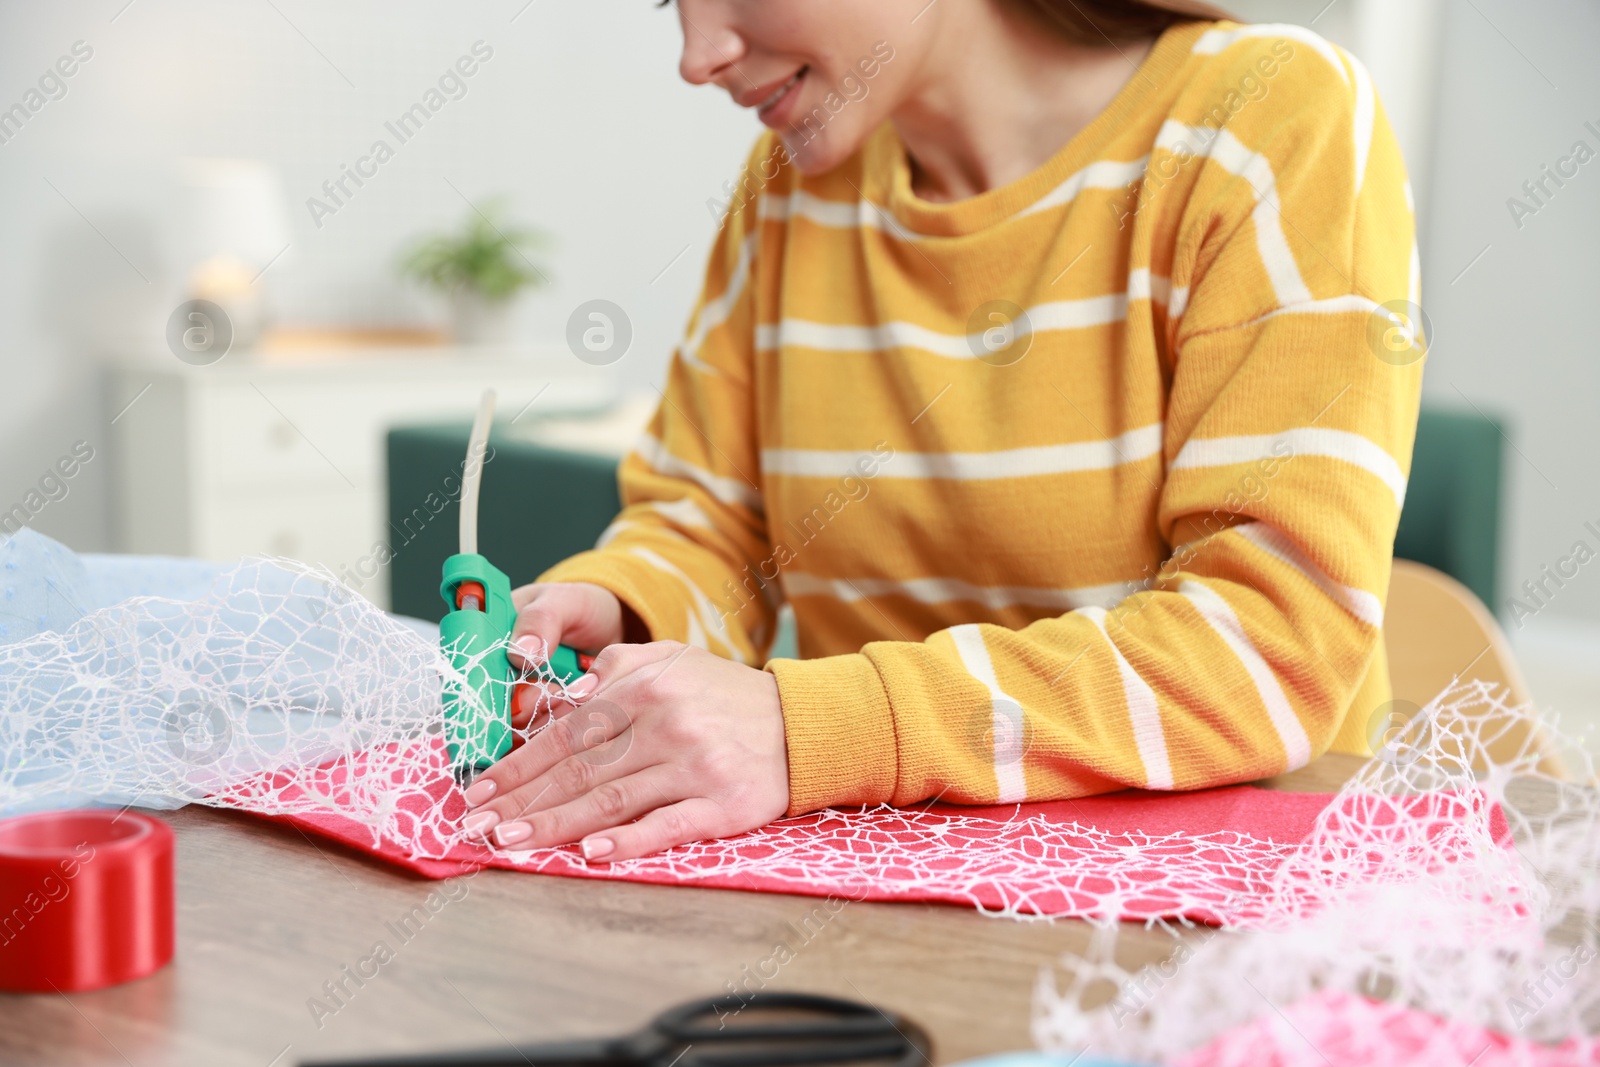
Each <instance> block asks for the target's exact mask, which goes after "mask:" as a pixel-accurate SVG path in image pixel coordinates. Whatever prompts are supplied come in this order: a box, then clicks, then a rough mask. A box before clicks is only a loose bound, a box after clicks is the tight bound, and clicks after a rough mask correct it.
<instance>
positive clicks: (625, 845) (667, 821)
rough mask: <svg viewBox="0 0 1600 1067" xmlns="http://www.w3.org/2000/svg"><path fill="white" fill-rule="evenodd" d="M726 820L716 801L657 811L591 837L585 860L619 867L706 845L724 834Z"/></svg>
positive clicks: (680, 803) (693, 799)
mask: <svg viewBox="0 0 1600 1067" xmlns="http://www.w3.org/2000/svg"><path fill="white" fill-rule="evenodd" d="M634 777H640V776H639V775H635V776H634ZM723 819H724V816H723V814H722V810H721V809H720V808H718V807H717V805H716V803H715V802H714V801H711V800H707V799H706V798H704V797H689V798H688V799H686V800H680V801H678V802H677V803H676V804H668V805H666V806H665V807H658V808H655V809H654V810H652V811H650V812H649V813H648V814H646V815H645V816H644V817H643V818H642V819H640V820H639V821H637V822H630V823H623V824H622V825H614V826H612V827H611V828H610V829H607V830H602V831H599V832H594V833H591V834H590V835H589V836H588V837H585V838H584V839H583V857H584V859H587V860H591V861H594V862H597V863H615V862H617V861H618V860H631V859H637V858H638V857H640V856H648V855H651V854H652V853H656V852H661V851H663V850H665V849H669V848H673V847H675V846H677V845H686V844H688V843H690V842H691V841H704V840H705V839H706V838H708V837H717V836H719V835H721V834H722V833H723V832H724V829H725V828H724V827H723V825H722V822H723Z"/></svg>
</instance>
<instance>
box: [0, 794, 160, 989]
mask: <svg viewBox="0 0 1600 1067" xmlns="http://www.w3.org/2000/svg"><path fill="white" fill-rule="evenodd" d="M172 856H173V841H172V830H171V829H170V828H169V827H168V826H167V824H166V823H164V822H161V821H160V820H159V819H152V818H150V817H149V816H146V815H140V814H138V813H136V812H129V811H125V812H120V813H119V812H115V811H51V812H42V813H40V814H37V815H21V816H18V817H16V818H12V819H0V989H6V990H12V991H16V992H45V993H48V992H51V991H52V990H59V991H61V992H64V993H66V992H75V991H81V990H86V989H100V988H102V987H104V986H109V985H116V984H118V983H119V982H128V981H132V980H133V979H135V978H142V977H144V976H145V975H147V974H150V973H151V972H152V971H156V970H159V969H160V968H161V967H162V966H164V965H165V964H166V963H167V961H168V960H170V959H172V948H173V889H172V885H173V864H172Z"/></svg>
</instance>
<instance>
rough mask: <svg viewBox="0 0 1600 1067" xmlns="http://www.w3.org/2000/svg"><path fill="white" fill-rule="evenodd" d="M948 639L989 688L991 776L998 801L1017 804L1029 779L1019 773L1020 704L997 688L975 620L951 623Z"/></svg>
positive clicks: (1022, 739) (969, 670) (1022, 737)
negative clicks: (992, 755) (991, 735)
mask: <svg viewBox="0 0 1600 1067" xmlns="http://www.w3.org/2000/svg"><path fill="white" fill-rule="evenodd" d="M948 632H949V634H950V639H951V640H952V641H953V642H955V646H956V653H957V654H958V655H959V656H960V657H961V665H962V666H963V667H965V668H966V669H967V673H968V674H970V675H972V676H973V677H974V678H976V679H977V680H978V681H980V682H982V683H983V684H984V686H985V687H986V688H987V689H988V690H989V701H990V722H991V724H992V729H993V732H994V777H995V783H996V785H997V786H998V787H999V795H998V796H996V797H995V802H996V803H998V804H1016V803H1019V802H1021V801H1023V800H1026V799H1027V798H1028V783H1027V779H1026V778H1025V777H1024V776H1023V773H1022V757H1023V755H1024V748H1025V741H1026V738H1025V735H1024V733H1023V730H1024V725H1025V724H1024V722H1023V712H1022V704H1021V703H1019V702H1018V701H1017V699H1016V698H1015V697H1013V696H1011V695H1010V694H1008V693H1006V691H1005V690H1003V689H1001V688H1000V680H999V679H998V678H996V677H995V673H994V663H993V662H991V661H990V659H989V647H988V645H986V644H984V641H983V631H982V630H980V629H979V628H978V626H977V625H976V624H975V623H965V624H963V625H960V626H952V627H951V628H950V629H949V631H948Z"/></svg>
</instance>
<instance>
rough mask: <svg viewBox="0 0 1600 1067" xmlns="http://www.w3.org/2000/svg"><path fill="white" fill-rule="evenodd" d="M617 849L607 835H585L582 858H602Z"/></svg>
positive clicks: (615, 844)
mask: <svg viewBox="0 0 1600 1067" xmlns="http://www.w3.org/2000/svg"><path fill="white" fill-rule="evenodd" d="M616 850H617V843H616V842H615V841H613V840H611V838H609V837H586V838H584V839H583V858H584V859H586V860H597V859H603V858H604V857H606V856H609V855H611V854H612V853H613V852H615V851H616Z"/></svg>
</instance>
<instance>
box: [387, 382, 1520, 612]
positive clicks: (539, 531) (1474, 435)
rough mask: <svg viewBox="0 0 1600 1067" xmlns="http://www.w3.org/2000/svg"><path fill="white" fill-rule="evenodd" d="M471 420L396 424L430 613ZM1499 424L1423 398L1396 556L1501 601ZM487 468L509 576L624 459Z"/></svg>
mask: <svg viewBox="0 0 1600 1067" xmlns="http://www.w3.org/2000/svg"><path fill="white" fill-rule="evenodd" d="M467 432H468V427H467V425H466V424H465V423H462V424H459V425H448V426H412V427H400V428H396V429H394V430H392V431H390V433H389V439H388V457H389V526H390V532H391V534H392V536H393V541H392V544H393V546H394V553H395V554H394V561H393V564H392V566H391V569H390V581H391V601H390V603H391V604H392V605H393V608H394V610H395V611H397V612H400V613H402V614H406V615H412V616H416V617H419V618H425V619H438V618H439V617H440V616H441V615H443V614H444V602H443V601H442V600H440V598H439V568H440V566H441V565H442V564H443V562H444V559H445V557H446V556H448V555H450V554H451V553H452V552H454V551H456V522H457V516H458V514H459V511H458V508H459V503H458V502H457V501H456V500H455V499H454V498H451V499H450V500H449V501H448V503H446V504H445V506H444V507H443V509H442V510H440V511H438V512H437V513H435V512H433V511H432V510H431V508H430V507H429V505H428V503H427V501H428V499H429V494H430V493H433V494H436V495H435V497H434V503H435V504H437V503H438V501H439V494H440V490H441V487H442V486H445V485H450V484H458V483H454V482H450V481H448V479H450V478H452V477H458V476H459V475H460V472H461V462H462V458H463V457H464V456H465V455H466V450H467ZM1503 440H1504V437H1503V432H1502V430H1501V427H1500V425H1499V424H1498V423H1497V422H1495V421H1493V420H1491V419H1488V418H1485V417H1483V416H1481V415H1477V414H1466V413H1458V412H1453V411H1444V410H1438V409H1426V408H1425V409H1424V410H1423V412H1422V416H1421V419H1420V420H1419V421H1418V424H1417V444H1416V451H1415V454H1414V456H1413V459H1412V464H1411V480H1410V486H1409V488H1408V489H1407V491H1406V503H1405V508H1404V510H1403V511H1402V513H1401V516H1400V532H1399V534H1398V536H1397V537H1396V538H1395V546H1394V551H1395V555H1396V556H1399V557H1400V558H1402V559H1411V560H1416V561H1417V562H1419V563H1426V564H1428V565H1429V566H1431V567H1434V568H1436V569H1438V570H1441V571H1443V572H1444V573H1446V574H1448V575H1450V576H1451V577H1453V578H1455V579H1456V580H1458V581H1460V582H1461V583H1462V584H1463V585H1465V586H1466V587H1467V588H1469V589H1471V590H1472V591H1473V593H1475V594H1477V596H1478V599H1480V600H1482V601H1483V602H1484V603H1485V604H1494V603H1495V589H1496V584H1495V583H1496V581H1497V580H1498V566H1499V543H1500V486H1501V443H1502V441H1503ZM492 444H493V447H494V452H493V456H492V458H491V459H490V461H489V462H488V463H487V464H486V465H485V467H484V474H483V495H482V500H481V503H480V505H479V508H480V512H479V520H478V525H479V531H480V532H479V542H480V550H481V551H482V552H483V553H484V554H485V555H487V556H488V557H489V558H490V559H492V560H494V561H495V563H496V564H497V565H499V566H500V567H501V568H503V569H504V570H505V571H506V573H507V574H508V575H509V576H510V577H511V584H512V586H513V587H515V586H517V585H521V584H523V583H526V582H531V581H532V580H533V579H534V578H536V577H537V576H538V575H539V574H540V573H541V572H543V571H544V570H545V569H546V568H548V567H550V566H551V565H552V564H554V563H556V562H558V561H560V560H562V559H565V558H566V557H568V556H570V555H574V554H575V553H578V552H582V551H583V550H584V549H587V548H591V547H593V545H594V542H595V539H596V538H597V537H599V536H600V532H601V531H602V530H604V529H605V528H606V525H607V524H608V523H610V521H611V520H612V518H614V517H615V515H616V513H617V511H618V509H619V508H620V506H621V505H620V502H619V500H618V496H617V479H616V460H615V459H612V458H608V457H604V456H596V455H586V454H583V453H577V452H565V451H559V450H555V449H550V448H543V447H540V446H538V445H535V444H531V443H529V442H526V441H518V440H515V439H507V438H503V437H500V436H496V437H494V438H493V439H492Z"/></svg>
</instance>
